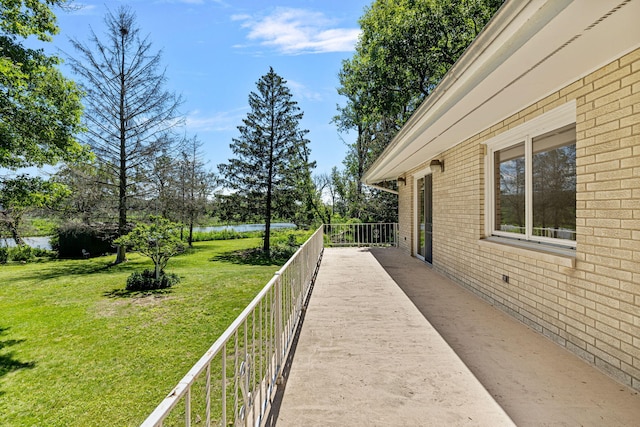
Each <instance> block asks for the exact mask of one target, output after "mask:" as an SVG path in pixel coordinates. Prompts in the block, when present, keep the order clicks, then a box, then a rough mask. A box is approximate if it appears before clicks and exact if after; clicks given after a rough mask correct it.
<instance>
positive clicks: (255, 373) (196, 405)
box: [142, 227, 324, 427]
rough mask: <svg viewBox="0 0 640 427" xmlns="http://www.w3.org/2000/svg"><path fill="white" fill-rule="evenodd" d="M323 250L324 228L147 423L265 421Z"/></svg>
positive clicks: (147, 426)
mask: <svg viewBox="0 0 640 427" xmlns="http://www.w3.org/2000/svg"><path fill="white" fill-rule="evenodd" d="M323 248H324V245H323V233H322V227H320V228H319V229H318V230H317V231H316V232H315V233H314V234H313V236H312V237H311V238H310V239H309V240H307V241H306V242H305V244H304V245H302V247H300V249H298V251H297V252H296V253H295V254H294V255H293V256H292V257H291V259H289V261H287V263H286V264H285V265H284V266H283V267H282V268H281V269H280V270H279V271H278V272H277V273H276V274H275V276H274V277H273V278H272V279H271V280H270V281H269V283H268V284H267V285H266V286H265V287H264V288H263V289H262V290H261V291H260V293H259V294H258V295H257V296H256V297H255V298H254V299H253V301H252V302H251V303H250V304H249V305H248V306H247V308H245V309H244V311H243V312H242V313H241V314H240V315H239V316H238V317H237V318H236V320H235V321H234V322H233V323H232V324H231V326H229V328H227V330H226V331H225V332H224V333H223V334H222V336H221V337H220V338H218V339H217V340H216V342H215V343H214V344H213V345H212V346H211V347H210V348H209V350H208V351H207V352H206V353H205V354H204V356H202V357H201V358H200V360H199V361H198V362H197V363H196V364H195V365H194V366H193V368H191V370H190V371H189V372H188V373H187V374H186V375H185V376H184V378H183V379H182V380H181V381H180V382H179V383H178V385H177V386H176V387H175V388H174V389H173V390H172V391H171V393H169V395H168V396H167V397H166V398H165V399H164V400H163V401H162V402H161V403H160V405H158V407H157V408H156V409H155V410H154V411H153V412H152V413H151V415H149V417H148V418H147V419H146V420H145V421H144V422H143V423H142V426H143V427H151V426H163V425H165V426H168V425H172V426H173V425H184V426H187V427H188V426H191V425H192V423H193V424H197V425H204V426H211V425H215V426H223V427H226V426H229V425H233V426H245V427H247V426H259V425H261V424H263V423H264V421H265V420H266V417H267V416H268V414H269V410H270V408H271V402H272V399H273V395H274V393H275V391H276V388H277V385H278V384H279V380H280V379H281V375H282V369H283V367H284V362H285V360H286V358H287V355H288V353H289V349H290V348H291V343H292V340H293V338H294V334H295V330H296V328H297V326H298V322H299V320H300V317H301V314H302V310H303V307H304V304H305V301H306V299H307V297H308V294H309V290H310V289H311V285H312V283H313V281H314V280H315V276H316V274H317V271H318V268H319V266H320V260H321V259H322V251H323ZM181 402H182V404H180V403H181Z"/></svg>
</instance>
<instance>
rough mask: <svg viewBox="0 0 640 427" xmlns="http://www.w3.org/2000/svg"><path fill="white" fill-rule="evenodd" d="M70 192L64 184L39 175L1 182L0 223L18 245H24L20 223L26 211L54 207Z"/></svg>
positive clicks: (23, 176)
mask: <svg viewBox="0 0 640 427" xmlns="http://www.w3.org/2000/svg"><path fill="white" fill-rule="evenodd" d="M68 194H69V190H68V189H67V187H65V186H64V185H61V184H58V183H54V182H49V181H45V180H43V179H42V178H39V177H30V176H27V175H20V176H18V177H17V178H15V179H11V180H7V181H4V182H1V183H0V224H2V225H3V226H4V228H5V229H6V230H7V231H9V233H10V234H11V237H12V238H13V240H14V241H15V243H16V245H18V246H23V245H24V244H25V243H24V240H23V239H22V236H21V235H20V223H21V221H22V218H23V216H24V214H25V213H26V212H28V211H29V210H31V209H35V208H45V207H53V206H54V205H56V204H57V203H59V202H60V201H61V200H62V199H63V198H64V197H66V196H67V195H68Z"/></svg>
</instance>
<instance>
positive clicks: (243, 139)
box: [218, 68, 311, 256]
mask: <svg viewBox="0 0 640 427" xmlns="http://www.w3.org/2000/svg"><path fill="white" fill-rule="evenodd" d="M256 85H257V88H258V91H257V92H251V93H250V94H249V107H250V109H251V111H250V112H249V113H248V114H247V117H246V118H245V119H244V120H243V125H241V126H238V130H239V131H240V136H239V137H238V138H234V139H233V143H232V144H231V150H232V151H233V154H234V155H235V156H236V157H235V158H233V159H229V163H226V164H221V165H219V166H218V168H219V170H220V173H221V174H222V176H223V177H224V180H225V181H224V182H225V184H226V185H227V186H228V188H229V189H231V190H235V191H239V192H241V193H243V195H244V196H245V197H248V198H249V199H250V200H251V201H252V202H253V203H254V204H255V205H257V207H258V208H259V210H260V212H261V214H262V218H263V220H264V223H265V235H264V242H263V247H262V249H263V252H264V254H265V255H266V256H270V254H269V250H270V248H269V246H270V244H269V241H270V239H269V238H270V230H271V218H272V215H273V214H274V207H277V206H278V205H277V203H276V202H277V201H278V202H280V203H282V202H284V201H285V199H284V196H285V195H287V194H289V195H291V194H292V191H293V190H294V189H296V183H297V180H296V177H297V176H299V175H296V174H297V173H298V170H297V168H298V169H299V168H300V167H301V166H302V167H307V168H310V167H311V164H310V163H309V161H308V157H307V158H305V157H303V156H305V153H307V154H308V151H307V150H308V148H307V145H308V143H309V141H308V140H307V139H306V138H305V135H306V134H307V133H308V131H307V130H300V129H299V123H300V120H301V119H302V116H303V113H302V112H301V111H300V108H299V107H298V105H297V102H295V101H293V100H292V95H291V92H290V91H289V88H288V87H287V86H286V80H284V79H283V78H282V77H280V76H279V75H278V74H276V73H275V72H274V71H273V68H270V69H269V72H268V73H267V74H265V75H264V76H262V77H261V78H260V80H259V81H258V82H257V84H256ZM295 196H296V195H294V197H295ZM293 202H295V199H293V200H292V199H291V198H287V199H286V203H287V204H288V205H290V204H291V203H293Z"/></svg>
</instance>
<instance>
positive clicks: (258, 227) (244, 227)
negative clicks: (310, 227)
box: [193, 222, 296, 233]
mask: <svg viewBox="0 0 640 427" xmlns="http://www.w3.org/2000/svg"><path fill="white" fill-rule="evenodd" d="M284 228H296V225H295V224H292V223H290V222H275V223H273V224H271V229H272V230H275V229H284ZM223 230H231V231H237V232H238V233H246V232H248V231H264V224H239V225H216V226H214V227H193V231H200V232H205V233H206V232H210V231H223Z"/></svg>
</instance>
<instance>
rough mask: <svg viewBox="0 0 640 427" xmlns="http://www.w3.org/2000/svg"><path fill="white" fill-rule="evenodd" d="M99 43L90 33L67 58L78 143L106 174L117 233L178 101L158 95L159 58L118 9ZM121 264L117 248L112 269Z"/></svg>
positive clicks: (166, 141)
mask: <svg viewBox="0 0 640 427" xmlns="http://www.w3.org/2000/svg"><path fill="white" fill-rule="evenodd" d="M105 24H106V26H107V29H106V33H105V36H104V39H100V38H99V37H98V36H97V35H96V34H95V33H94V32H93V31H92V33H91V38H90V43H89V44H85V43H81V42H80V41H78V40H72V41H71V43H72V45H73V47H74V48H75V49H76V50H77V52H78V54H79V57H78V58H69V59H70V64H71V67H72V68H73V70H74V71H75V72H76V73H77V74H78V75H79V76H80V77H81V79H82V87H83V89H84V90H85V92H86V96H85V99H84V102H85V106H86V111H85V122H86V126H87V132H86V133H85V134H84V135H83V136H82V138H83V139H84V140H85V141H86V142H87V143H88V144H89V145H90V146H91V148H92V149H93V151H94V152H95V153H96V155H97V158H98V161H99V162H100V163H101V164H102V165H104V166H105V170H107V171H109V173H110V175H111V176H112V179H111V180H110V181H109V182H108V185H109V186H113V187H115V190H116V191H117V194H118V195H117V197H118V202H117V204H118V233H119V235H120V236H122V235H124V234H126V233H127V232H128V231H129V230H128V227H129V225H128V222H127V211H128V210H129V208H130V204H131V199H132V197H133V196H134V189H135V188H136V187H137V186H138V187H139V186H140V185H139V184H140V183H139V182H137V181H138V178H139V177H144V176H145V175H147V174H145V172H150V169H151V167H152V165H153V163H154V162H153V157H154V156H156V155H157V154H159V153H163V152H166V150H168V149H170V145H171V143H172V141H173V140H174V139H173V138H172V137H171V136H170V133H171V130H172V129H173V128H174V127H176V126H177V125H179V124H180V123H181V120H180V115H179V112H178V108H179V106H180V104H181V103H182V99H181V97H180V96H177V95H176V94H174V93H173V92H169V91H166V90H164V88H163V86H164V84H165V83H166V77H165V74H164V70H163V69H162V68H161V54H160V52H158V53H153V52H152V51H151V42H150V41H149V40H148V37H145V38H141V37H140V34H139V33H140V29H139V27H137V25H136V16H135V13H134V12H133V11H132V10H131V9H130V8H128V7H126V6H121V7H120V8H119V9H118V11H117V13H116V14H112V13H111V12H109V13H107V15H106V17H105ZM124 260H125V253H124V248H122V247H119V248H118V256H117V259H116V263H119V262H122V261H124Z"/></svg>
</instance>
